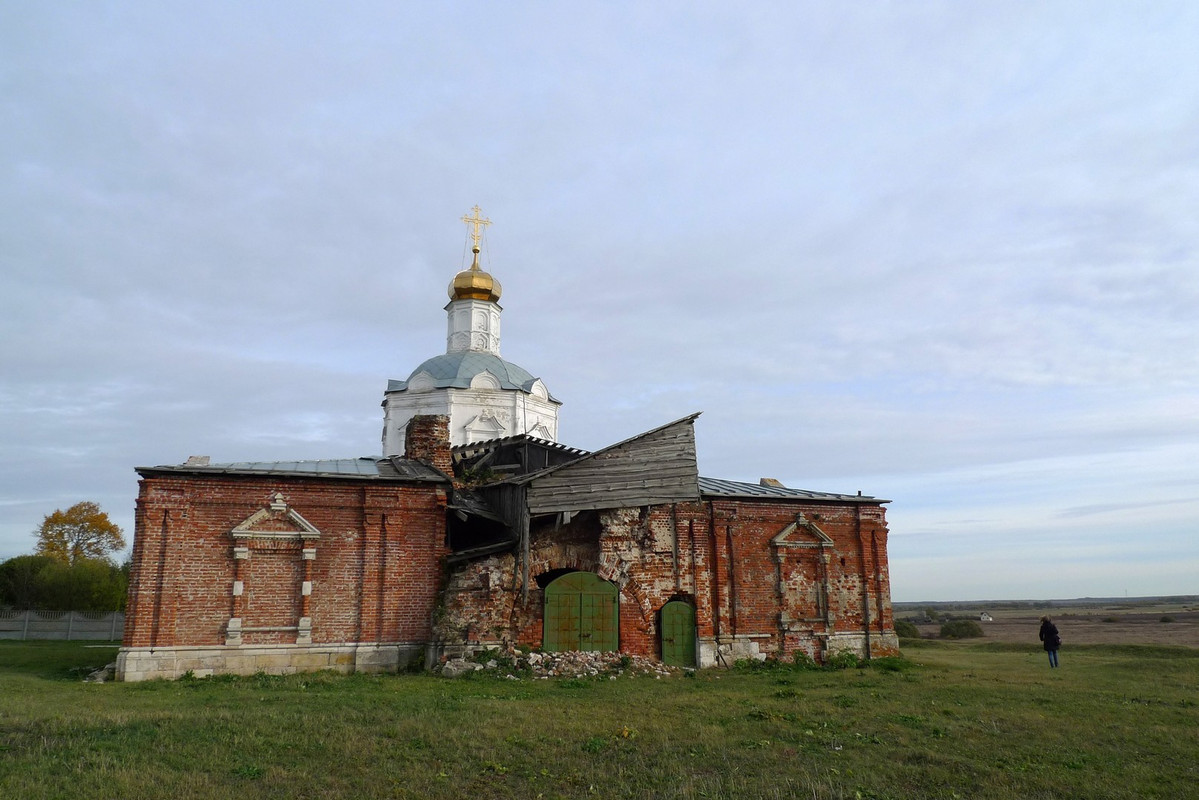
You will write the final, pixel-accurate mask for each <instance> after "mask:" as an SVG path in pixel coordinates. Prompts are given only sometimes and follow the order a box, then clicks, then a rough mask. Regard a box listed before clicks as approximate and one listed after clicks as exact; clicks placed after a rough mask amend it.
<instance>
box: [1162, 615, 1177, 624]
mask: <svg viewBox="0 0 1199 800" xmlns="http://www.w3.org/2000/svg"><path fill="white" fill-rule="evenodd" d="M1161 621H1162V622H1173V621H1174V617H1171V616H1170V615H1169V614H1166V615H1165V616H1164V617H1162V618H1161Z"/></svg>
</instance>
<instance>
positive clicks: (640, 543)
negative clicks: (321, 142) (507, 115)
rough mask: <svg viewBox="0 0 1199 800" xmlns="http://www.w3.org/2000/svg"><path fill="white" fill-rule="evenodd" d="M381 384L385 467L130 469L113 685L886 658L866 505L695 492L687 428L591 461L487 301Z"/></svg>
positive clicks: (881, 562)
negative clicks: (494, 656)
mask: <svg viewBox="0 0 1199 800" xmlns="http://www.w3.org/2000/svg"><path fill="white" fill-rule="evenodd" d="M463 220H464V221H465V222H467V223H468V229H469V230H472V233H471V237H472V240H473V248H472V251H473V253H474V262H473V263H472V264H471V266H470V267H469V268H468V269H464V270H462V271H461V272H459V273H458V274H457V275H456V276H455V277H454V279H453V281H452V282H451V284H450V287H449V295H450V302H449V304H448V305H447V306H446V311H447V314H448V332H447V339H446V352H445V353H444V354H442V355H438V356H435V357H433V358H430V359H429V360H427V361H425V362H424V363H422V364H421V365H420V366H418V367H417V368H416V369H415V370H413V371H412V373H411V374H410V375H409V376H408V378H407V379H406V380H402V381H400V380H393V381H390V382H389V383H388V386H387V389H386V392H385V393H384V399H383V411H384V413H383V417H384V422H383V452H382V454H381V456H371V457H366V458H359V459H350V460H325V461H322V460H316V461H297V462H249V463H230V464H216V463H209V460H208V459H207V458H191V459H189V460H188V461H187V462H186V463H184V464H179V465H171V466H157V467H140V468H138V470H137V472H138V474H139V475H140V476H141V480H140V490H139V495H138V500H137V514H136V531H135V535H134V545H133V563H132V569H131V573H130V587H129V601H128V606H127V611H126V625H125V635H124V642H123V646H122V647H121V651H120V655H119V657H118V662H117V671H118V677H119V678H120V679H123V680H128V681H137V680H146V679H151V678H175V677H178V676H180V675H183V674H184V673H187V672H191V673H193V674H195V675H209V674H218V673H243V674H244V673H254V672H259V671H262V672H267V673H287V672H296V671H311V670H322V669H332V670H338V671H342V672H354V671H382V670H395V669H398V668H402V667H405V666H409V665H412V664H415V663H424V664H426V665H432V664H435V663H436V662H437V661H438V660H439V659H441V658H444V657H446V656H452V655H456V654H459V653H463V652H467V651H471V650H475V649H479V648H485V647H494V646H501V647H504V646H512V645H529V646H534V647H540V648H543V649H545V650H618V651H621V652H625V653H631V654H638V655H644V656H651V657H654V658H659V659H661V660H663V661H665V662H666V663H669V664H674V665H679V666H698V667H710V666H720V665H727V664H730V663H732V662H733V661H735V660H737V659H742V658H766V657H778V658H791V657H793V656H794V654H796V653H804V654H806V655H807V656H810V657H811V658H813V659H815V660H816V661H822V660H824V659H827V658H828V657H829V656H830V655H833V654H836V653H839V652H845V651H848V652H852V653H855V654H857V655H859V656H862V657H870V656H877V655H893V654H895V653H897V652H898V641H897V639H896V637H895V633H894V630H893V625H892V615H891V601H890V583H889V578H888V571H887V524H886V516H885V509H884V503H886V502H887V501H885V500H880V499H877V498H874V497H864V496H862V495H861V493H858V494H856V495H845V494H829V493H824V492H814V491H806V490H802V489H792V488H788V487H786V486H783V485H781V484H780V483H778V482H777V481H772V480H769V479H762V481H761V482H760V483H757V484H754V483H742V482H738V481H729V480H719V479H714V478H706V477H702V476H700V475H699V472H698V469H697V465H696V451H695V435H694V427H695V421H696V418H697V417H698V416H699V415H698V414H692V415H690V416H687V417H684V418H682V419H679V420H675V421H673V422H669V423H667V424H664V425H662V426H661V427H658V428H655V429H653V430H650V431H647V432H645V433H641V434H638V435H636V436H633V437H631V438H629V439H626V440H625V441H622V442H619V443H617V444H614V445H611V446H610V447H605V448H603V449H601V450H597V451H594V452H587V451H584V450H580V449H576V448H573V447H569V446H566V445H564V444H560V443H558V441H557V438H558V411H559V408H560V406H561V403H560V402H559V401H558V400H557V399H556V398H555V397H554V396H553V395H552V394H550V392H549V390H548V388H547V387H546V385H545V383H544V382H543V381H542V380H541V379H540V378H537V377H534V375H533V374H532V373H530V372H528V371H526V370H524V369H522V368H521V367H519V366H517V365H516V364H514V363H512V362H510V361H507V360H505V359H504V358H502V357H501V356H500V312H501V308H500V305H499V302H498V301H499V299H500V293H501V287H500V284H499V282H498V281H497V280H496V279H495V278H494V277H492V276H491V275H490V274H489V273H487V272H486V271H484V270H483V269H481V267H480V265H479V252H480V240H481V233H480V231H481V230H482V229H484V226H486V225H487V224H488V220H486V219H484V218H482V216H481V215H480V213H479V209H478V208H477V207H476V208H475V209H474V212H473V216H472V217H464V218H463Z"/></svg>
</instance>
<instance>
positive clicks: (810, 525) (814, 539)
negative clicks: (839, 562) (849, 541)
mask: <svg viewBox="0 0 1199 800" xmlns="http://www.w3.org/2000/svg"><path fill="white" fill-rule="evenodd" d="M770 543H771V544H772V545H774V546H775V547H832V545H833V540H832V539H831V538H829V535H828V534H827V533H825V532H824V531H822V530H820V528H818V527H817V526H816V523H815V522H812V521H811V520H810V519H808V518H807V517H805V516H804V515H803V514H797V515H796V516H795V522H792V523H791V524H790V525H788V526H787V527H785V528H783V529H782V530H781V531H779V532H778V534H776V535H775V537H774V538H773V539H771V540H770Z"/></svg>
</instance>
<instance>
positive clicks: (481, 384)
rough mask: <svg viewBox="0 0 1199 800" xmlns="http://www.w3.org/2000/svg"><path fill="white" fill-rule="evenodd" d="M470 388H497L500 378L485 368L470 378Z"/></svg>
mask: <svg viewBox="0 0 1199 800" xmlns="http://www.w3.org/2000/svg"><path fill="white" fill-rule="evenodd" d="M470 388H472V389H498V388H500V379H499V378H497V377H496V376H495V375H493V374H492V373H491V372H488V371H487V370H483V371H482V372H480V373H479V374H478V375H476V376H475V377H473V378H471V380H470Z"/></svg>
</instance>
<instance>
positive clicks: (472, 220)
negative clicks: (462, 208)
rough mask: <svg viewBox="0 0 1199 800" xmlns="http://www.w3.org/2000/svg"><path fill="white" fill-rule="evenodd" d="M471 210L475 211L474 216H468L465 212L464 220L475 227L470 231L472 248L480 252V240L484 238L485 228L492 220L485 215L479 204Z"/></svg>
mask: <svg viewBox="0 0 1199 800" xmlns="http://www.w3.org/2000/svg"><path fill="white" fill-rule="evenodd" d="M471 211H473V212H475V213H474V216H473V217H468V216H466V215H465V214H464V215H463V216H462V221H463V222H465V223H466V224H467V225H468V226H470V227H472V228H473V230H472V231H471V233H470V241H471V249H472V250H474V251H475V252H476V253H477V252H479V240H480V239H482V238H483V229H484V228H486V227H487V226H488V225H490V224H491V220H489V219H487V217H485V216H483V214H482V213H481V212H482V209H480V208H479V207H478V206H475V207H474V208H472V209H471Z"/></svg>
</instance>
